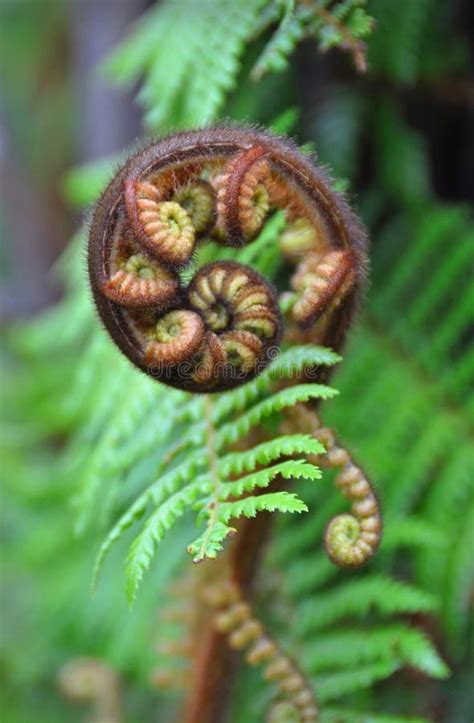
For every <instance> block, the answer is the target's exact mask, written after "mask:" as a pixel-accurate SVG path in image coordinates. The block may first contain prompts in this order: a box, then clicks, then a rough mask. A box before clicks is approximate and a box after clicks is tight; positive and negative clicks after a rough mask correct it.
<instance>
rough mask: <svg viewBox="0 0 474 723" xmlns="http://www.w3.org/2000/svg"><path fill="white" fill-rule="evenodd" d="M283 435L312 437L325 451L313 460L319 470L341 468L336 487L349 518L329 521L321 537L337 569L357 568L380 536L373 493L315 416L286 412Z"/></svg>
mask: <svg viewBox="0 0 474 723" xmlns="http://www.w3.org/2000/svg"><path fill="white" fill-rule="evenodd" d="M282 429H283V430H284V431H286V432H289V431H290V430H291V431H293V432H294V431H296V430H297V431H300V432H306V433H310V434H312V435H313V436H314V437H315V438H316V439H317V440H319V441H320V442H321V443H322V444H323V446H324V447H325V449H326V453H325V454H324V455H321V456H318V457H317V458H316V460H315V462H317V463H318V464H319V465H321V466H323V467H331V468H341V472H339V474H338V475H337V476H336V485H337V487H339V489H341V490H342V492H343V494H344V496H345V497H346V498H347V499H348V500H350V501H351V502H352V510H351V514H342V515H338V516H337V517H334V519H332V520H331V521H330V522H329V524H328V526H327V528H326V533H325V546H326V551H327V553H328V555H329V557H330V559H331V560H332V561H333V562H334V563H335V564H336V565H338V566H340V567H359V566H360V565H363V564H364V563H366V562H367V561H368V560H370V558H371V557H372V556H373V555H374V553H375V552H376V550H377V548H378V546H379V544H380V540H381V536H382V515H381V512H380V506H379V502H378V500H377V497H376V495H375V492H374V490H373V488H372V485H371V484H370V482H369V480H368V479H367V478H366V476H365V475H364V473H363V472H362V470H361V469H360V468H359V467H358V466H357V465H356V464H355V463H354V462H353V460H352V459H351V457H350V455H349V453H348V452H347V451H346V450H345V449H344V447H342V446H341V445H340V444H339V443H338V441H337V440H336V437H335V435H334V432H333V431H332V430H331V429H330V428H329V427H325V426H323V424H322V422H321V420H320V418H319V416H318V415H317V414H316V413H315V412H314V411H313V410H310V409H308V407H307V406H306V405H304V404H297V405H295V407H292V408H291V409H289V410H287V413H286V419H285V421H284V423H283V425H282Z"/></svg>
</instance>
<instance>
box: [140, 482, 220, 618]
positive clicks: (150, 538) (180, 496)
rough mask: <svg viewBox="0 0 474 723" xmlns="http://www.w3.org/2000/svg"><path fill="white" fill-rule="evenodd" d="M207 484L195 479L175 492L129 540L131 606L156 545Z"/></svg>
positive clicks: (205, 488)
mask: <svg viewBox="0 0 474 723" xmlns="http://www.w3.org/2000/svg"><path fill="white" fill-rule="evenodd" d="M210 489H211V481H210V480H209V479H208V480H207V481H206V480H205V479H199V478H198V479H197V480H196V481H195V482H194V483H191V484H189V485H187V486H186V487H184V488H183V489H181V490H179V491H178V492H175V493H174V494H173V495H171V497H169V498H168V499H167V500H166V501H165V502H164V503H163V504H162V505H160V506H159V507H158V509H157V510H156V511H155V512H154V513H153V514H152V515H151V516H150V517H149V519H148V520H147V522H146V523H145V526H144V528H143V530H142V532H140V534H139V535H138V536H137V537H136V538H135V540H134V541H133V543H132V545H131V547H130V551H129V553H128V557H127V567H126V576H127V584H126V592H127V599H128V602H129V604H130V605H131V604H132V603H133V602H134V600H135V597H136V594H137V590H138V587H139V585H140V582H141V581H142V579H143V576H144V574H145V572H146V571H147V570H148V568H149V567H150V564H151V561H152V559H153V557H154V555H155V552H156V548H157V546H158V544H159V543H160V542H161V541H162V540H163V538H164V536H165V534H166V532H167V531H168V530H170V529H171V527H172V526H173V525H174V524H175V522H176V521H177V519H178V518H179V517H182V515H184V513H185V512H186V511H187V510H188V509H190V507H191V506H192V504H193V502H195V501H196V499H197V498H198V496H199V495H200V494H202V493H203V492H206V491H210Z"/></svg>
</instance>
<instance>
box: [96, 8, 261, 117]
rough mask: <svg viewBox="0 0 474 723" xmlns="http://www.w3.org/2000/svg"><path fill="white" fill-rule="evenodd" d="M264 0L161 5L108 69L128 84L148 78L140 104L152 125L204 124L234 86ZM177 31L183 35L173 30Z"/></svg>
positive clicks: (109, 63) (118, 53)
mask: <svg viewBox="0 0 474 723" xmlns="http://www.w3.org/2000/svg"><path fill="white" fill-rule="evenodd" d="M262 4H263V2H262V0H251V2H248V1H247V0H237V1H235V0H224V2H220V3H219V5H216V3H215V2H213V0H202V1H201V2H200V3H199V4H197V3H195V2H194V0H181V1H180V2H179V3H175V2H172V1H168V2H164V3H161V4H160V6H159V7H158V8H156V9H154V10H153V11H151V12H150V13H149V15H148V16H147V17H146V18H145V19H143V20H142V22H141V23H140V24H139V25H138V26H137V28H136V30H135V32H134V33H133V34H132V36H131V37H130V38H129V39H128V40H127V41H125V43H124V44H123V46H122V47H121V48H119V49H118V50H116V51H115V52H114V55H113V57H112V58H111V59H110V60H109V62H108V65H107V68H108V70H109V72H110V73H111V74H112V75H113V76H114V77H115V78H116V79H118V80H120V81H122V82H123V81H125V82H130V81H131V80H136V79H137V78H138V76H140V75H142V74H143V73H145V74H146V80H145V83H144V86H143V88H142V90H141V92H140V96H139V97H140V100H141V102H142V103H143V104H144V105H145V107H146V108H147V115H146V119H147V122H148V124H149V126H150V127H152V128H154V129H158V128H163V126H164V125H169V124H171V123H172V124H173V126H174V127H183V125H184V124H183V119H186V120H185V125H191V126H192V125H194V126H198V125H202V124H203V123H206V122H208V121H209V120H211V119H212V118H213V117H214V116H215V114H216V113H217V112H218V111H219V109H220V108H221V106H222V104H223V102H224V100H225V95H226V93H227V92H228V91H229V90H230V89H231V88H232V87H233V85H234V84H235V80H236V76H237V73H238V71H239V68H240V58H241V55H242V52H243V50H244V47H245V43H246V41H247V39H248V37H249V36H250V34H251V32H252V29H253V24H254V22H255V19H256V18H257V16H258V13H259V10H260V8H261V6H262ZM176 27H179V28H180V32H176V31H175V28H176Z"/></svg>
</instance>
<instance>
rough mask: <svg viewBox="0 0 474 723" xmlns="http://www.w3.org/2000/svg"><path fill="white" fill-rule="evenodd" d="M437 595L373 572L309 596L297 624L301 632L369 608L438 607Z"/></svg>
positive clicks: (416, 609)
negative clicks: (313, 596)
mask: <svg viewBox="0 0 474 723" xmlns="http://www.w3.org/2000/svg"><path fill="white" fill-rule="evenodd" d="M436 607H437V601H436V598H435V597H434V596H433V595H431V594H430V593H428V592H425V591H423V590H419V589H417V588H415V587H413V586H411V585H408V584H406V583H404V582H401V581H399V580H395V579H392V578H390V577H387V576H384V575H375V574H373V575H369V576H367V577H365V578H362V579H355V580H349V581H348V582H345V583H342V584H341V585H338V586H337V587H335V588H334V589H331V590H328V591H327V592H325V593H324V594H320V595H319V597H318V598H316V599H314V600H306V601H305V602H304V603H303V604H302V605H301V606H300V609H299V616H298V620H297V622H296V627H297V629H298V632H299V634H300V635H301V636H304V635H305V634H307V633H309V632H314V631H315V630H321V629H322V628H324V627H327V626H328V625H331V624H333V623H334V622H337V621H338V620H341V619H343V618H347V617H363V616H364V615H366V614H367V613H368V611H369V610H376V611H377V612H378V613H379V614H381V615H391V614H393V613H407V612H421V611H426V612H428V611H430V610H434V609H436Z"/></svg>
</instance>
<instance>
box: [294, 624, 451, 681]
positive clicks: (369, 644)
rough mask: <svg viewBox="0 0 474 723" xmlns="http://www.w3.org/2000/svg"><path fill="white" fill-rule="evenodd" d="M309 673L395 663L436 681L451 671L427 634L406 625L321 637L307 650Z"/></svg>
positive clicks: (353, 630)
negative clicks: (414, 669) (415, 670)
mask: <svg viewBox="0 0 474 723" xmlns="http://www.w3.org/2000/svg"><path fill="white" fill-rule="evenodd" d="M304 657H305V661H306V666H307V668H308V670H309V671H310V672H311V673H313V674H317V673H318V672H319V671H324V670H338V669H340V668H348V669H351V668H357V667H358V666H359V665H361V664H368V663H369V664H371V663H375V662H392V661H393V662H395V663H397V664H398V663H400V664H401V665H404V666H406V665H408V666H411V667H414V668H416V669H417V670H420V671H421V672H423V673H425V674H426V675H430V676H432V677H435V678H445V677H446V676H447V675H448V674H449V670H448V668H447V666H446V664H445V663H444V661H443V660H442V659H441V658H440V657H439V655H438V653H437V652H436V650H435V648H434V647H433V645H432V643H431V641H430V640H429V639H428V638H427V637H426V635H425V634H424V633H422V632H421V631H420V630H417V629H416V628H413V627H408V626H405V625H389V626H384V627H373V628H372V627H370V628H369V627H367V628H363V629H362V628H357V629H349V630H347V631H338V630H335V631H331V632H329V633H322V634H321V633H320V635H319V636H318V638H316V639H315V640H314V641H311V642H309V643H308V644H307V645H305V648H304Z"/></svg>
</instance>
